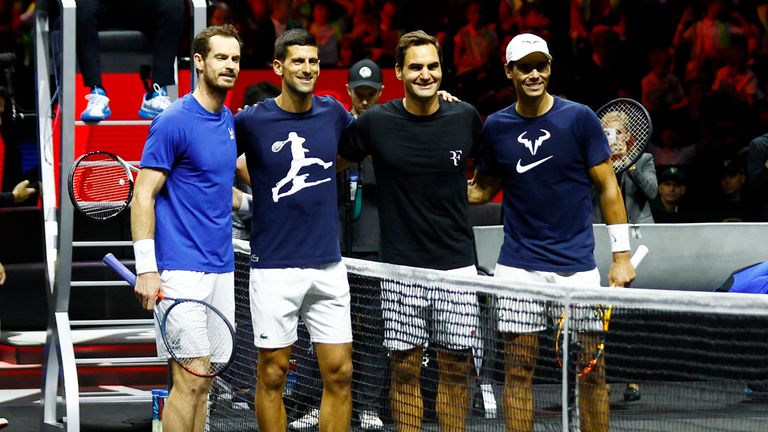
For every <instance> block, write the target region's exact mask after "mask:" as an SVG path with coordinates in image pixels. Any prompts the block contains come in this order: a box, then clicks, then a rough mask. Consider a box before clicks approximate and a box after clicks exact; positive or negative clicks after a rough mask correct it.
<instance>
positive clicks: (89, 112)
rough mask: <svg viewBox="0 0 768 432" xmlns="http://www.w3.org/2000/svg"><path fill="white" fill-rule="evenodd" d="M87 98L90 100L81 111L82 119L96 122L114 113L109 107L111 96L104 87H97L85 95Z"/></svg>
mask: <svg viewBox="0 0 768 432" xmlns="http://www.w3.org/2000/svg"><path fill="white" fill-rule="evenodd" d="M85 99H87V100H88V106H86V107H85V110H83V112H82V113H80V120H82V121H84V122H89V123H95V122H100V121H102V120H106V119H108V118H109V117H110V116H111V115H112V110H110V109H109V98H108V97H107V94H106V93H105V92H104V89H103V88H101V87H95V88H94V89H93V90H91V92H90V93H89V94H87V95H85Z"/></svg>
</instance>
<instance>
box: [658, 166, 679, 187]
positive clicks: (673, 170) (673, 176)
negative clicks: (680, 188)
mask: <svg viewBox="0 0 768 432" xmlns="http://www.w3.org/2000/svg"><path fill="white" fill-rule="evenodd" d="M668 181H676V182H678V183H685V174H683V170H681V169H680V168H678V167H674V166H671V167H667V168H664V169H663V170H661V172H660V173H659V183H664V182H668Z"/></svg>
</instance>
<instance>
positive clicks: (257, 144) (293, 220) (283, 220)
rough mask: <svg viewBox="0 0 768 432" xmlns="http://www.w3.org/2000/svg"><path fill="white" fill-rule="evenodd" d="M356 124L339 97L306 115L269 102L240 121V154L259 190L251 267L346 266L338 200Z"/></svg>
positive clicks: (316, 100)
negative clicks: (340, 162)
mask: <svg viewBox="0 0 768 432" xmlns="http://www.w3.org/2000/svg"><path fill="white" fill-rule="evenodd" d="M353 121H354V118H353V117H352V115H351V114H350V113H349V112H347V111H346V110H345V109H344V107H343V106H342V105H341V104H340V103H339V102H338V101H336V100H335V99H333V98H331V97H317V96H313V97H312V108H311V109H310V110H309V111H307V112H304V113H290V112H287V111H284V110H283V109H281V108H280V107H279V106H278V105H277V103H276V102H275V100H274V99H267V100H266V101H264V102H262V103H259V104H257V105H255V106H252V107H249V108H246V109H244V110H243V111H241V112H239V113H238V114H237V115H236V116H235V134H236V136H237V145H238V152H239V153H245V155H246V160H247V163H248V172H249V173H250V176H251V187H252V189H253V218H252V229H251V267H254V268H285V267H312V266H317V265H322V264H328V263H333V262H338V261H340V260H341V253H340V251H339V237H338V236H339V219H338V209H337V201H336V200H337V197H336V153H337V150H338V145H339V138H340V137H341V134H342V132H344V130H346V129H347V128H348V127H349V126H350V125H351V124H352V122H353Z"/></svg>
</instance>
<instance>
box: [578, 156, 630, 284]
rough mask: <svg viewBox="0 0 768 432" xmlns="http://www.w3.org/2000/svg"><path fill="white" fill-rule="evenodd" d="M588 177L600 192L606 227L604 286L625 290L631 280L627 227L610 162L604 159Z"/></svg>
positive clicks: (625, 212)
mask: <svg viewBox="0 0 768 432" xmlns="http://www.w3.org/2000/svg"><path fill="white" fill-rule="evenodd" d="M589 177H590V178H591V179H592V183H594V184H595V186H596V187H597V190H598V191H599V192H600V208H601V210H602V211H603V220H605V223H606V225H608V234H609V235H608V237H609V239H610V242H611V252H612V255H613V262H612V263H611V268H610V270H609V271H608V283H609V285H611V286H622V287H623V286H629V284H630V283H632V281H633V280H635V269H634V268H633V267H632V263H631V262H630V258H631V253H630V245H629V225H628V224H627V211H626V209H625V208H624V200H623V199H622V198H621V190H620V189H619V185H618V183H617V182H616V174H615V173H614V171H613V165H612V164H611V160H610V159H606V160H604V161H603V162H600V163H599V164H597V165H595V166H593V167H592V168H590V169H589Z"/></svg>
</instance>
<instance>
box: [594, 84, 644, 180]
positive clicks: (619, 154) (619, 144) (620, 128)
mask: <svg viewBox="0 0 768 432" xmlns="http://www.w3.org/2000/svg"><path fill="white" fill-rule="evenodd" d="M596 114H597V118H599V119H600V124H601V125H602V126H603V131H604V132H605V136H606V138H608V144H609V145H610V147H611V164H612V165H613V170H614V171H615V172H616V174H619V173H622V172H624V170H626V169H627V168H629V167H631V166H632V165H634V164H635V162H637V160H638V159H639V158H640V155H642V154H643V150H645V146H646V145H647V144H648V141H649V140H650V139H651V133H652V132H653V125H652V123H651V115H650V114H648V111H647V110H646V109H645V107H643V106H642V105H641V104H640V103H639V102H637V101H634V100H632V99H626V98H621V99H614V100H612V101H610V102H608V103H607V104H605V105H603V106H602V107H601V108H600V109H599V110H597V113H596Z"/></svg>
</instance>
